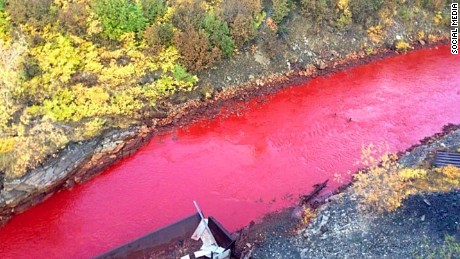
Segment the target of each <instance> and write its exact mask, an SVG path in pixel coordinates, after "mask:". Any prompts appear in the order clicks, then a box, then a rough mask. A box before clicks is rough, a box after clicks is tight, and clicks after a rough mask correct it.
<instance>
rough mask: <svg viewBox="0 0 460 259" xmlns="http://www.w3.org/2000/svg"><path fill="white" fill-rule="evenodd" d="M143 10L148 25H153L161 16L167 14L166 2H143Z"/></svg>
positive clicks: (161, 0)
mask: <svg viewBox="0 0 460 259" xmlns="http://www.w3.org/2000/svg"><path fill="white" fill-rule="evenodd" d="M141 2H142V10H143V11H144V17H145V18H146V19H147V23H153V22H154V21H155V19H156V18H157V17H159V16H163V15H164V14H165V12H166V3H165V0H142V1H141Z"/></svg>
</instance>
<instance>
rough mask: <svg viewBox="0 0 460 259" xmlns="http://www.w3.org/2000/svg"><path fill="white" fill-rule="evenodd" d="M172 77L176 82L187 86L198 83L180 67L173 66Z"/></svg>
mask: <svg viewBox="0 0 460 259" xmlns="http://www.w3.org/2000/svg"><path fill="white" fill-rule="evenodd" d="M173 76H174V79H176V80H177V81H182V82H185V83H189V84H195V83H196V82H197V81H198V80H197V77H196V76H192V75H190V74H189V73H188V72H187V70H186V69H185V68H184V67H183V66H181V65H175V66H174V72H173Z"/></svg>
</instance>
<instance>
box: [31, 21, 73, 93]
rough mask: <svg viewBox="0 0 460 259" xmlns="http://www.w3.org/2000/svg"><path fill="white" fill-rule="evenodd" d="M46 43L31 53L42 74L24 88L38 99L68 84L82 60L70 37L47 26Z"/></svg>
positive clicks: (44, 33)
mask: <svg viewBox="0 0 460 259" xmlns="http://www.w3.org/2000/svg"><path fill="white" fill-rule="evenodd" d="M42 37H43V39H44V40H45V44H43V45H39V46H37V47H34V48H32V49H31V50H30V54H31V56H32V57H34V58H35V59H36V60H37V61H38V65H39V67H40V69H41V72H42V73H41V75H40V76H36V77H34V78H32V79H31V80H30V81H26V82H25V86H24V88H25V89H24V90H25V91H26V92H27V93H28V94H30V95H33V96H35V98H37V99H38V100H40V99H44V98H46V97H47V95H48V94H49V93H52V92H54V91H56V90H58V89H59V88H61V87H63V86H64V85H66V84H67V83H68V82H69V80H70V78H71V75H72V74H73V73H75V71H76V70H77V69H78V67H79V65H80V64H81V62H82V59H81V58H82V57H81V56H80V53H79V52H78V50H77V49H76V48H75V47H74V46H73V44H72V42H71V41H70V39H69V38H68V37H66V36H64V35H62V34H60V33H58V32H53V30H52V29H51V28H50V27H49V26H47V27H46V28H45V29H44V32H43V33H42Z"/></svg>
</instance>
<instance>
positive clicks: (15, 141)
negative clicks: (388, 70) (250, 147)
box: [0, 0, 448, 178]
mask: <svg viewBox="0 0 460 259" xmlns="http://www.w3.org/2000/svg"><path fill="white" fill-rule="evenodd" d="M447 10H448V9H447V1H445V0H423V1H422V0H408V1H406V0H392V1H381V0H372V1H363V0H318V1H314V0H298V1H294V0H273V1H272V2H271V4H270V5H268V6H266V7H265V8H264V7H263V4H262V1H261V0H245V1H240V0H225V1H223V0H0V55H1V59H0V70H1V71H2V72H1V73H0V95H1V98H0V173H4V174H6V176H7V177H10V178H14V177H20V176H22V175H24V173H26V172H27V170H29V169H31V168H34V167H36V166H37V165H39V164H40V163H42V162H43V161H44V160H45V159H46V158H48V157H50V156H53V155H55V154H56V153H57V152H58V151H59V150H60V149H62V148H63V147H65V146H66V145H67V144H68V143H69V142H76V141H82V140H86V139H89V138H91V137H94V136H97V135H98V134H100V133H101V132H102V131H103V130H104V129H107V128H116V127H128V126H129V125H132V124H136V123H138V122H139V121H140V120H141V119H142V118H143V117H145V116H146V115H148V113H149V111H151V110H152V107H154V106H155V104H156V103H157V102H158V100H160V99H162V98H165V97H168V96H170V95H172V94H175V93H178V92H187V91H192V90H193V89H194V88H195V87H196V85H197V82H198V78H197V76H195V75H194V73H197V72H199V71H201V70H204V69H210V68H212V67H213V66H214V65H215V64H216V62H218V61H219V60H221V59H225V58H230V57H232V55H234V54H235V53H237V50H238V49H240V48H242V47H244V46H245V45H246V46H247V45H248V44H250V43H251V41H252V40H253V39H254V38H255V37H257V36H258V31H259V27H260V26H261V25H262V24H264V23H266V24H267V26H268V27H269V28H271V29H272V30H273V31H274V32H275V33H282V32H283V28H284V26H285V25H284V24H285V22H286V20H288V19H289V17H290V16H291V15H292V12H300V13H301V14H302V15H305V16H308V17H312V18H313V20H314V21H315V22H317V23H318V28H320V24H321V23H328V24H331V25H333V26H335V27H337V28H338V29H344V30H345V29H347V28H348V26H350V25H351V24H352V23H358V24H360V25H362V26H363V27H365V28H366V29H368V33H369V36H372V37H373V38H375V41H378V40H379V39H380V38H381V33H382V28H384V27H385V26H388V24H389V21H390V20H391V19H393V18H394V17H396V16H398V17H402V19H405V20H407V21H410V20H412V19H414V17H419V16H423V15H426V14H427V13H435V14H436V17H437V20H436V21H435V22H436V23H445V22H447V19H446V18H445V17H446V13H447ZM376 14H377V15H376ZM404 46H405V45H404ZM404 46H403V47H404ZM207 95H208V94H207Z"/></svg>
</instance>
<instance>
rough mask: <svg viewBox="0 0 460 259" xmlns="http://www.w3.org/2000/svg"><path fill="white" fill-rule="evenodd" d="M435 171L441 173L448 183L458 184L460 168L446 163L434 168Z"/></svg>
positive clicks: (459, 182)
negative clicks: (443, 165)
mask: <svg viewBox="0 0 460 259" xmlns="http://www.w3.org/2000/svg"><path fill="white" fill-rule="evenodd" d="M435 172H437V173H441V174H442V175H443V176H444V177H445V178H446V180H447V181H448V182H449V183H451V184H454V185H460V168H458V167H455V166H453V165H447V166H445V167H441V168H436V169H435Z"/></svg>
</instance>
